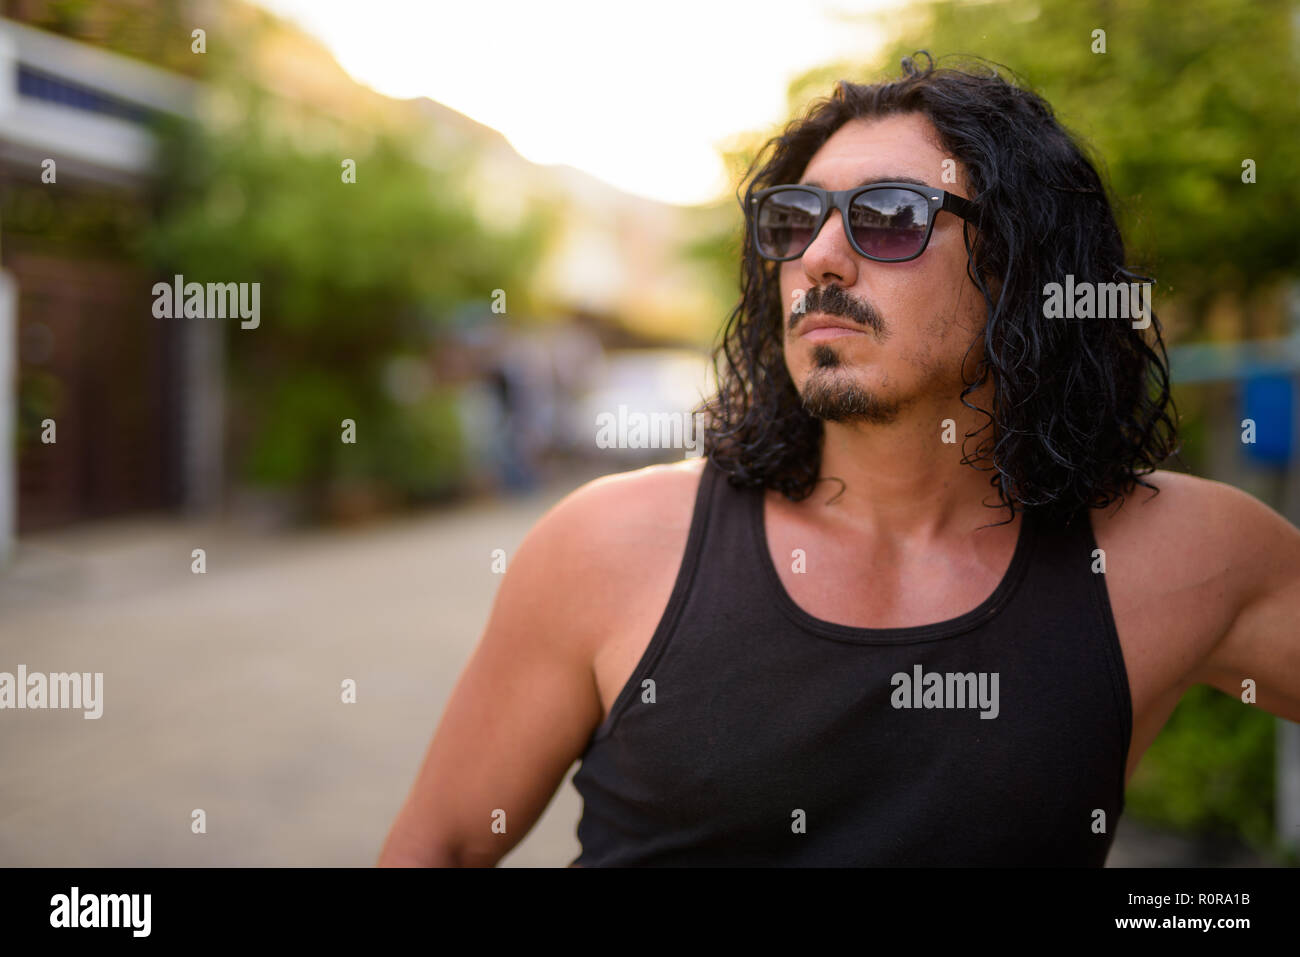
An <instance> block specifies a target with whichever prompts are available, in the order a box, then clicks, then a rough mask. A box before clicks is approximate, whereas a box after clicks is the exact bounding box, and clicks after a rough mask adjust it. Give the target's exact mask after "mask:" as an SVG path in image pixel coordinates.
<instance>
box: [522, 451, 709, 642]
mask: <svg viewBox="0 0 1300 957" xmlns="http://www.w3.org/2000/svg"><path fill="white" fill-rule="evenodd" d="M705 461H706V460H705V459H703V458H698V459H690V460H687V461H685V462H679V463H672V464H669V465H651V466H647V467H645V468H641V469H637V470H635V471H631V472H620V473H615V474H611V475H605V476H601V477H600V478H597V479H592V480H591V481H589V482H586V483H585V484H583V485H581V486H579V487H578V488H576V489H574V490H573V491H572V492H570V493H569V494H568V495H566V496H565V497H564V498H562V499H561V500H560V501H559V502H557V503H556V504H555V505H553V506H552V507H551V508H550V509H549V510H548V511H547V512H546V513H545V514H544V515H543V516H542V517H541V518H540V519H539V520H538V521H537V523H536V524H535V525H534V526H533V527H532V529H531V530H530V531H529V532H528V534H527V536H526V537H525V538H524V541H523V543H522V544H521V545H520V546H519V549H518V550H517V552H516V554H515V556H514V558H513V559H512V561H511V563H510V566H509V568H510V571H508V572H507V578H509V577H510V573H511V572H514V573H515V578H516V583H514V585H513V587H515V588H516V589H524V590H526V591H528V592H529V593H531V594H532V596H533V599H534V601H533V604H534V607H535V609H536V611H537V612H538V613H539V614H544V613H547V612H556V613H559V612H563V615H564V618H565V620H566V621H567V622H568V623H569V625H570V626H571V627H572V628H573V629H574V630H575V631H583V630H586V629H584V628H583V627H581V622H587V623H590V624H591V625H592V629H594V630H596V631H599V630H601V629H604V628H606V627H607V626H608V622H609V621H611V620H617V618H618V616H619V615H622V614H627V613H630V611H631V610H632V607H633V606H634V605H636V603H638V602H640V601H642V600H643V593H645V592H646V591H647V589H648V590H650V591H653V590H654V589H655V588H656V587H657V585H658V584H659V583H661V582H663V581H667V582H668V586H669V587H671V580H672V578H673V577H675V575H676V572H677V568H678V566H679V565H680V564H681V559H682V556H683V554H684V553H685V549H686V541H687V539H688V537H689V533H690V526H691V518H692V516H693V514H694V506H695V497H696V492H697V490H698V488H699V484H700V480H701V473H702V472H703V469H704V468H705ZM651 597H654V596H651ZM645 600H650V599H649V598H647V599H645ZM610 616H614V617H613V619H611V617H610ZM597 637H598V636H593V640H594V639H595V638H597Z"/></svg>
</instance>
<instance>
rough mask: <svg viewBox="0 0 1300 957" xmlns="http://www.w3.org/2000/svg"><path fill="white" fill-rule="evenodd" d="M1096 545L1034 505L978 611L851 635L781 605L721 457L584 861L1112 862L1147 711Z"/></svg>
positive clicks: (747, 501) (601, 752) (600, 759)
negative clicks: (1134, 738) (1133, 696)
mask: <svg viewBox="0 0 1300 957" xmlns="http://www.w3.org/2000/svg"><path fill="white" fill-rule="evenodd" d="M1095 547H1096V545H1095V542H1094V539H1093V532H1092V527H1091V522H1090V521H1089V517H1088V515H1087V514H1086V513H1082V512H1081V513H1079V514H1078V515H1076V516H1075V517H1074V519H1073V520H1072V521H1070V522H1068V523H1052V522H1049V521H1047V520H1046V519H1045V517H1044V516H1042V515H1039V514H1037V513H1034V512H1032V511H1029V512H1025V513H1023V520H1022V523H1021V531H1020V537H1019V541H1018V543H1017V545H1016V550H1015V554H1014V557H1013V558H1012V560H1011V564H1010V567H1009V568H1008V569H1007V572H1006V575H1005V576H1004V578H1003V579H1002V582H1001V583H1000V584H999V585H998V587H997V588H996V589H995V590H994V592H993V593H992V594H991V595H990V596H989V597H988V598H987V599H986V600H985V601H984V602H982V603H981V604H980V605H979V606H978V607H977V608H975V609H973V610H972V611H970V612H967V613H966V614H963V615H960V616H959V617H957V618H952V619H950V620H948V621H944V622H939V623H937V624H931V625H918V626H914V627H907V628H855V627H850V626H847V625H840V624H835V623H832V622H827V621H822V620H820V619H818V618H815V617H813V616H812V615H810V614H808V613H806V612H805V611H803V609H801V608H800V607H799V606H798V605H796V604H795V603H794V601H793V599H791V598H790V596H789V594H788V593H787V592H786V590H785V586H784V585H783V584H782V582H781V580H780V578H779V577H778V574H777V571H776V568H775V567H774V566H773V564H772V558H771V555H770V553H769V551H768V547H767V537H766V532H765V529H764V527H763V492H762V491H761V490H758V489H738V488H736V487H734V486H732V485H731V484H730V483H729V481H728V480H727V477H726V475H725V474H724V473H723V472H722V471H721V470H719V469H718V468H717V466H715V465H714V464H713V463H712V462H711V461H708V462H706V463H705V466H704V469H703V473H702V478H701V481H700V486H699V490H698V492H697V495H696V500H695V509H694V513H693V516H692V520H691V528H690V533H689V536H688V538H687V543H686V553H685V556H684V558H683V560H682V564H681V568H680V569H679V571H678V575H677V579H676V582H675V584H674V587H673V592H672V596H671V598H670V599H669V601H668V606H667V609H666V610H665V612H664V615H663V618H662V619H661V620H660V622H659V625H658V628H657V629H656V630H655V633H654V635H653V637H652V638H651V640H650V643H649V645H648V646H647V647H646V650H645V653H644V654H643V655H642V657H641V660H640V661H639V662H638V664H637V666H636V668H635V670H634V671H633V673H632V676H631V677H630V678H629V680H628V682H627V684H626V685H625V686H624V687H623V689H622V691H621V692H620V693H619V695H618V698H617V699H616V700H615V702H614V704H613V706H612V708H611V709H610V712H609V715H608V716H607V717H606V718H605V720H604V721H603V722H602V723H601V725H600V727H599V728H597V729H596V730H595V731H594V732H593V734H592V737H591V740H590V741H589V742H588V744H587V747H586V749H585V751H584V753H583V755H582V765H581V767H580V768H579V769H578V772H577V774H576V775H575V776H574V779H573V783H574V786H575V787H576V788H577V790H578V792H579V794H581V795H582V799H583V804H584V807H583V814H582V819H581V821H580V822H579V824H578V839H579V841H580V842H581V844H582V853H581V854H580V855H579V856H578V857H577V858H576V860H575V861H574V862H573V863H574V864H576V865H579V866H583V867H596V866H620V865H669V866H674V865H676V866H723V865H736V866H868V865H905V866H907V865H915V866H947V865H988V866H1011V865H1044V866H1096V867H1100V866H1101V865H1103V864H1104V863H1105V860H1106V855H1107V853H1108V851H1109V850H1110V846H1111V840H1112V837H1113V834H1114V830H1115V825H1116V824H1117V822H1118V818H1119V816H1120V813H1121V812H1122V811H1123V808H1124V769H1125V764H1126V761H1127V758H1128V747H1129V735H1130V731H1131V726H1132V710H1131V704H1130V700H1129V690H1128V678H1127V674H1126V671H1125V668H1124V660H1123V655H1122V653H1121V651H1120V646H1119V639H1118V636H1117V634H1116V632H1115V625H1114V619H1113V617H1112V615H1111V610H1110V601H1109V598H1108V596H1107V592H1106V586H1105V582H1104V581H1103V580H1102V579H1103V575H1102V574H1096V573H1094V572H1093V571H1092V568H1093V549H1094V548H1095ZM917 587H925V585H924V583H918V585H917ZM931 675H933V676H934V677H931ZM994 675H996V683H995V678H994ZM918 679H919V680H918ZM648 681H649V682H653V685H652V686H651V685H647V684H646V683H647V682H648ZM651 690H652V691H653V702H651V701H649V700H648V699H649V698H650V697H651V694H650V691H651ZM981 692H983V694H981ZM905 705H906V706H905Z"/></svg>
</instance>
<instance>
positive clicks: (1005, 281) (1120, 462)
mask: <svg viewBox="0 0 1300 957" xmlns="http://www.w3.org/2000/svg"><path fill="white" fill-rule="evenodd" d="M919 55H924V56H925V58H926V61H927V62H926V65H925V67H924V68H921V67H920V66H919V65H918V64H917V63H916V62H915V61H914V60H913V59H912V58H910V57H909V58H905V59H904V60H903V69H902V76H901V77H900V78H899V79H897V80H895V81H893V82H889V83H880V84H876V85H870V86H867V85H861V84H855V83H850V82H848V81H845V80H841V81H840V82H839V83H838V84H836V87H835V90H834V92H833V93H832V94H831V95H830V96H828V97H824V98H822V99H819V100H816V101H814V102H813V103H811V104H810V105H809V107H808V108H807V110H806V112H805V114H804V115H803V116H802V117H800V118H796V119H794V120H792V121H791V122H790V123H789V124H788V125H787V126H786V127H785V129H784V131H783V132H782V133H780V134H779V135H777V136H775V137H773V138H772V139H771V140H769V141H768V142H767V143H766V144H765V145H764V146H763V148H762V149H761V150H760V151H759V153H758V155H757V157H756V158H755V159H754V161H753V163H752V164H751V165H750V167H749V169H748V171H747V172H746V174H745V176H744V178H743V179H742V185H743V184H744V182H745V181H748V186H747V187H745V189H744V196H743V198H742V197H741V196H740V195H739V192H740V191H739V190H738V191H737V199H739V200H740V203H741V206H742V208H743V209H745V210H748V209H749V199H750V197H751V196H752V195H753V194H754V193H755V192H757V191H758V190H760V189H763V188H765V187H768V186H773V185H777V184H780V183H794V182H798V180H799V178H800V177H801V176H802V175H803V172H804V169H805V168H806V166H807V164H808V162H809V160H810V159H811V158H812V156H813V154H814V153H816V152H817V150H818V149H819V148H821V146H822V144H824V143H825V142H826V141H827V139H829V138H830V136H831V134H832V133H834V132H835V131H836V130H837V129H839V128H840V127H841V126H842V125H843V124H844V123H846V122H848V121H849V120H852V119H856V118H859V117H868V118H870V117H880V116H886V115H890V114H898V113H921V114H923V115H925V116H926V117H928V118H929V120H930V122H931V123H933V124H934V126H935V128H936V130H937V131H938V134H939V136H940V139H941V142H942V144H943V146H944V148H945V149H946V151H947V153H948V155H950V156H952V157H953V158H955V159H957V160H959V161H960V162H961V163H962V164H964V166H965V168H966V172H967V177H968V181H969V183H970V187H971V192H972V199H973V200H974V202H975V203H976V206H977V209H978V222H977V223H976V224H975V230H971V229H969V228H968V229H967V232H966V250H967V274H968V276H969V277H970V279H971V281H972V282H973V283H975V285H976V286H977V287H978V288H979V290H980V292H981V293H982V294H983V297H984V300H985V303H986V305H987V317H988V319H987V325H986V327H985V330H984V336H983V338H984V358H983V359H982V360H981V361H980V362H979V364H978V366H977V367H976V378H975V380H974V381H973V382H968V383H967V384H966V386H965V388H964V389H963V390H962V392H961V401H962V404H963V405H965V406H967V407H968V408H971V409H975V410H977V411H979V412H982V413H984V414H985V415H986V416H987V417H988V421H987V422H986V423H985V424H984V425H983V426H981V427H980V428H979V429H977V430H976V431H975V432H973V433H967V435H966V441H973V440H976V439H979V441H978V444H977V445H976V446H975V448H974V449H973V451H967V449H966V444H965V441H964V442H963V446H962V452H963V459H962V462H963V464H968V465H971V466H972V467H975V468H977V469H980V470H981V471H989V472H991V473H992V475H991V476H990V479H989V482H990V484H991V485H992V486H993V487H994V489H995V490H996V492H997V498H998V502H997V503H994V504H993V505H991V507H995V508H1000V507H1005V508H1007V509H1008V510H1009V517H1008V518H1007V521H1008V522H1009V521H1011V519H1012V518H1013V517H1014V515H1015V513H1016V510H1017V509H1018V508H1020V509H1026V508H1036V509H1043V510H1047V511H1052V512H1059V513H1061V514H1062V515H1063V516H1066V517H1068V516H1069V515H1072V514H1074V513H1076V512H1077V511H1078V510H1079V509H1081V508H1086V507H1092V508H1104V507H1106V506H1107V505H1110V504H1112V503H1113V502H1116V501H1119V502H1122V501H1123V499H1124V497H1125V495H1126V494H1128V493H1130V492H1131V491H1132V490H1133V485H1134V483H1135V482H1136V483H1139V484H1141V485H1143V486H1146V487H1147V488H1155V486H1153V485H1151V484H1150V483H1149V482H1146V481H1143V480H1142V479H1141V478H1140V476H1142V475H1146V474H1148V473H1150V472H1151V471H1153V470H1154V469H1155V468H1156V467H1157V466H1158V465H1159V464H1160V463H1161V462H1162V461H1163V460H1164V459H1165V458H1166V457H1167V456H1169V455H1170V454H1172V453H1174V452H1176V451H1178V446H1177V443H1176V427H1175V424H1174V423H1175V420H1176V418H1177V411H1176V409H1175V408H1174V406H1173V402H1172V398H1171V396H1170V393H1169V371H1168V356H1167V355H1166V353H1165V347H1164V342H1163V340H1162V339H1161V335H1160V323H1159V320H1158V319H1157V318H1156V316H1155V315H1154V313H1152V314H1151V324H1150V327H1149V328H1148V329H1146V330H1145V332H1146V333H1147V336H1146V337H1144V335H1143V331H1142V330H1138V329H1134V328H1133V327H1132V325H1131V323H1130V322H1128V321H1126V320H1117V321H1107V320H1098V319H1062V318H1047V317H1045V316H1044V311H1045V310H1044V305H1043V304H1044V296H1045V294H1046V287H1047V284H1049V283H1061V282H1064V281H1065V277H1066V275H1067V274H1072V275H1073V276H1074V279H1075V283H1076V286H1077V284H1079V283H1085V282H1088V283H1118V282H1125V283H1127V282H1153V279H1152V278H1151V277H1149V276H1141V275H1139V274H1137V273H1135V272H1132V271H1130V270H1129V269H1128V268H1127V267H1126V266H1125V255H1124V242H1123V239H1122V237H1121V235H1120V230H1119V227H1118V225H1117V224H1116V221H1115V216H1114V214H1113V212H1112V210H1111V203H1110V200H1109V198H1108V195H1107V190H1106V187H1105V186H1104V185H1103V183H1102V180H1101V177H1100V176H1099V175H1098V173H1097V170H1096V169H1095V168H1094V166H1093V163H1092V162H1091V161H1090V160H1089V158H1088V156H1087V155H1086V154H1085V152H1084V149H1083V147H1081V146H1080V145H1079V143H1078V142H1076V140H1075V138H1074V137H1073V136H1072V135H1071V134H1070V133H1069V132H1068V131H1067V130H1066V129H1065V128H1063V127H1062V126H1061V124H1060V123H1059V122H1058V121H1057V119H1056V118H1055V116H1054V115H1053V113H1052V109H1051V107H1050V106H1049V105H1048V104H1047V103H1046V102H1045V101H1044V100H1043V99H1042V98H1041V97H1039V96H1037V95H1036V94H1034V93H1032V92H1030V91H1029V90H1027V89H1025V88H1024V85H1023V84H1020V83H1018V82H1017V81H1016V78H1015V77H1014V75H1012V77H1011V78H1010V79H1008V78H1006V77H1004V76H1003V73H1002V72H1000V71H999V68H998V67H997V66H996V65H994V64H989V63H988V62H987V61H984V60H981V59H979V58H971V59H969V60H966V61H965V62H963V63H962V64H961V65H960V67H959V68H957V69H948V68H944V69H937V68H936V67H935V63H934V61H933V60H932V59H931V58H930V57H929V54H925V53H922V54H919ZM1001 70H1002V71H1005V72H1007V73H1010V71H1006V70H1005V68H1001ZM769 151H770V153H771V155H770V157H769V158H767V159H766V160H765V159H764V157H765V156H766V155H767V154H768V153H769ZM755 169H757V172H756V173H755ZM972 232H976V233H977V238H976V240H975V241H974V242H972V238H971V233H972ZM743 242H744V245H743V255H742V260H741V267H740V289H741V299H740V301H739V303H738V304H737V305H736V307H735V308H734V310H733V311H732V313H731V315H730V317H729V318H728V320H727V323H726V326H725V327H724V329H723V331H722V336H721V342H720V343H719V344H718V345H717V347H716V348H715V350H714V354H713V366H714V372H715V374H716V376H717V381H718V391H717V394H716V395H714V396H713V397H711V398H710V399H709V400H708V401H707V402H705V403H703V404H702V406H701V407H700V411H701V412H703V424H704V436H703V439H704V441H703V451H704V454H705V455H706V456H708V457H709V459H711V460H712V461H713V462H714V464H715V465H717V466H718V467H719V468H720V469H722V471H724V472H726V473H728V475H729V481H730V482H731V483H732V484H733V485H735V486H738V487H751V488H773V489H777V490H779V491H780V492H781V493H782V494H784V495H785V496H786V497H787V498H788V499H790V500H791V501H798V500H800V499H803V498H807V497H808V496H809V495H810V494H812V491H813V487H814V485H815V484H816V483H817V480H818V473H819V470H820V460H821V439H822V435H823V424H822V421H821V420H820V419H817V418H814V417H813V416H812V415H810V414H809V413H808V412H806V411H805V410H804V408H803V405H802V403H801V401H800V397H799V393H798V390H797V389H796V387H795V385H794V383H793V381H791V379H790V374H789V372H788V370H787V369H786V365H785V359H784V351H783V343H784V313H783V310H782V302H781V296H780V286H779V273H778V271H779V264H777V263H773V262H769V261H767V260H764V259H762V258H761V257H760V256H759V255H758V253H757V251H756V250H755V248H754V242H753V234H752V231H751V230H750V229H749V228H746V229H745V231H744V241H743ZM991 290H992V291H991ZM1148 338H1149V339H1150V342H1148V341H1147V339H1148ZM973 345H974V343H972V346H973ZM990 376H991V377H992V381H993V400H992V404H993V408H992V409H981V408H980V407H978V406H976V405H973V404H972V403H971V402H969V401H968V400H967V396H969V395H970V394H971V393H972V392H974V391H976V390H977V389H979V388H980V387H982V386H983V385H984V384H985V383H986V382H987V381H988V380H989V378H990ZM1167 410H1169V411H1167ZM1170 411H1172V413H1173V415H1172V417H1171V415H1170ZM981 436H983V438H982V439H981V438H980V437H981Z"/></svg>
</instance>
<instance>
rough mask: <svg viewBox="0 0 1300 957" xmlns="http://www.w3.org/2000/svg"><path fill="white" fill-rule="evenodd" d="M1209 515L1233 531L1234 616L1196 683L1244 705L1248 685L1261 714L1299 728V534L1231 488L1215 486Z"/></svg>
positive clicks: (1258, 503)
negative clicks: (1224, 518)
mask: <svg viewBox="0 0 1300 957" xmlns="http://www.w3.org/2000/svg"><path fill="white" fill-rule="evenodd" d="M1204 507H1205V508H1212V509H1214V510H1215V511H1216V512H1218V513H1219V514H1226V515H1227V516H1229V518H1230V522H1231V525H1232V528H1233V530H1234V532H1233V537H1232V542H1231V545H1230V546H1227V547H1228V548H1229V549H1230V554H1231V566H1232V568H1233V572H1234V574H1233V582H1234V583H1235V587H1234V588H1233V589H1232V591H1231V593H1230V597H1231V600H1232V601H1233V602H1234V606H1233V607H1234V612H1235V614H1234V617H1233V621H1232V625H1231V627H1229V628H1228V630H1227V631H1226V632H1225V633H1224V635H1223V637H1222V638H1220V639H1219V641H1218V642H1217V643H1216V644H1215V645H1214V647H1213V648H1212V649H1211V650H1210V653H1209V654H1208V655H1207V656H1206V658H1205V659H1204V661H1203V662H1202V663H1201V665H1200V667H1199V668H1198V669H1197V671H1196V672H1195V675H1194V681H1195V682H1196V683H1203V684H1208V685H1212V686H1213V687H1215V688H1218V689H1219V690H1220V691H1223V692H1224V693H1225V694H1230V695H1232V696H1233V697H1235V698H1240V697H1241V696H1242V692H1243V690H1244V689H1243V684H1242V683H1243V682H1244V681H1245V680H1246V679H1251V680H1253V681H1254V682H1255V690H1256V696H1257V697H1256V702H1255V703H1256V704H1257V705H1258V706H1259V707H1261V708H1263V709H1264V710H1265V711H1268V712H1269V713H1271V714H1275V715H1278V716H1279V717H1282V718H1286V719H1288V720H1290V721H1300V529H1297V528H1296V527H1295V526H1294V525H1292V524H1291V523H1290V522H1288V521H1287V520H1286V519H1285V518H1283V517H1282V516H1281V515H1279V514H1278V513H1277V512H1275V511H1273V510H1272V509H1271V508H1269V507H1268V506H1266V505H1264V504H1263V503H1262V502H1260V501H1258V500H1257V499H1255V498H1253V497H1251V496H1250V495H1248V494H1246V493H1245V492H1242V491H1240V490H1239V489H1235V488H1232V487H1231V486H1227V485H1221V484H1218V483H1214V488H1213V494H1212V496H1211V497H1210V500H1209V501H1207V502H1205V503H1204Z"/></svg>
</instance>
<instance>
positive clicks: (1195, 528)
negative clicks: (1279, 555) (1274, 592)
mask: <svg viewBox="0 0 1300 957" xmlns="http://www.w3.org/2000/svg"><path fill="white" fill-rule="evenodd" d="M1145 480H1146V481H1147V482H1148V483H1150V484H1151V485H1153V486H1155V489H1150V488H1147V487H1145V486H1142V485H1138V486H1136V487H1135V488H1134V489H1133V491H1132V492H1131V493H1130V494H1129V495H1128V496H1126V497H1125V500H1124V502H1123V503H1122V504H1120V505H1115V506H1111V507H1110V508H1107V509H1099V510H1096V511H1094V512H1093V526H1094V528H1095V529H1096V531H1097V534H1098V544H1099V545H1100V544H1101V541H1100V539H1101V538H1102V537H1108V538H1110V539H1111V540H1113V541H1115V542H1116V543H1117V544H1119V545H1121V546H1122V547H1123V549H1124V550H1125V551H1126V552H1131V553H1133V554H1134V555H1136V556H1140V557H1142V558H1144V559H1149V558H1152V557H1154V556H1162V557H1163V562H1162V564H1166V565H1178V564H1180V563H1185V562H1190V563H1194V564H1197V565H1199V566H1201V567H1204V566H1205V565H1206V564H1239V563H1240V562H1241V561H1243V560H1248V559H1249V558H1250V556H1251V555H1252V554H1253V553H1255V552H1257V551H1258V550H1259V549H1260V548H1261V547H1263V548H1264V549H1266V550H1267V549H1268V548H1269V547H1274V546H1275V547H1285V546H1286V544H1287V540H1288V537H1289V536H1288V535H1287V532H1288V531H1290V532H1292V533H1295V532H1296V530H1295V528H1294V526H1292V525H1291V524H1290V523H1289V522H1288V521H1287V520H1286V519H1285V518H1283V517H1282V516H1281V515H1279V514H1278V513H1277V512H1276V511H1274V510H1273V509H1271V508H1269V507H1268V506H1267V505H1265V504H1264V503H1263V502H1261V501H1260V500H1259V499H1257V498H1255V497H1254V496H1252V495H1250V494H1249V493H1247V492H1243V491H1242V490H1241V489H1239V488H1236V487H1235V486H1232V485H1228V484H1226V483H1224V482H1216V481H1213V480H1211V479H1204V478H1198V477H1197V476H1194V475H1187V474H1185V473H1181V472H1168V471H1163V470H1158V471H1155V472H1152V473H1151V474H1150V475H1148V476H1145Z"/></svg>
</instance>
